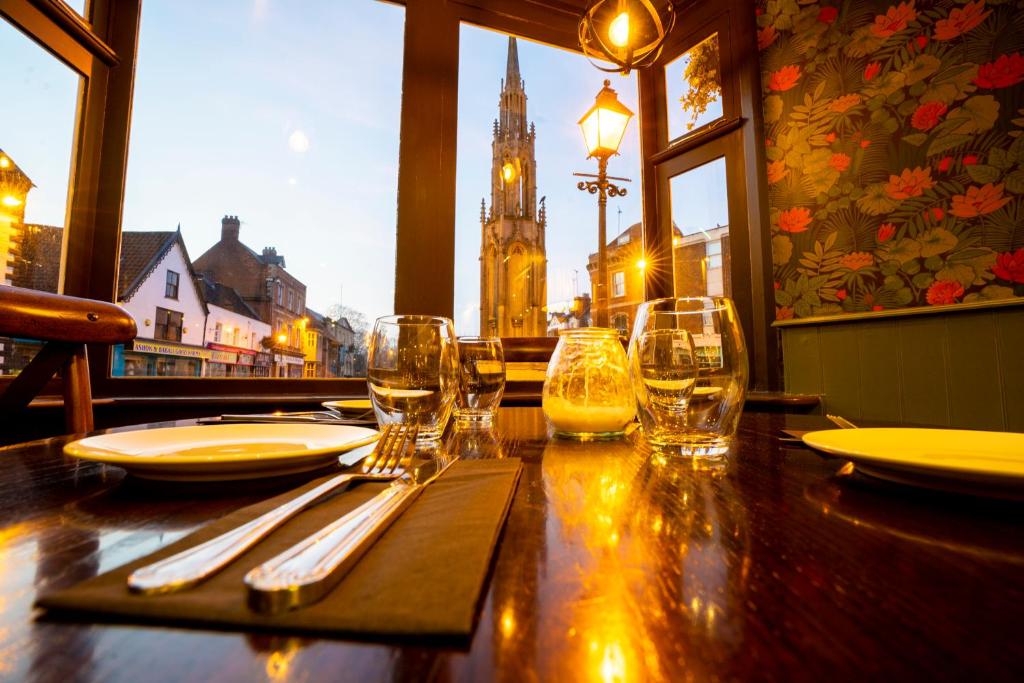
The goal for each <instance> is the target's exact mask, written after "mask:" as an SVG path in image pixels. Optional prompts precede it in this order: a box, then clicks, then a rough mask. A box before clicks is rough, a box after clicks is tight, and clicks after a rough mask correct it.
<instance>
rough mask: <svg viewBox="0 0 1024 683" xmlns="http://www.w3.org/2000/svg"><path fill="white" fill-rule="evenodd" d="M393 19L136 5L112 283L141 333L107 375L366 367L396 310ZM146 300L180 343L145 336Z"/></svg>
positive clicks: (326, 4)
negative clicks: (170, 320)
mask: <svg viewBox="0 0 1024 683" xmlns="http://www.w3.org/2000/svg"><path fill="white" fill-rule="evenodd" d="M403 23H404V18H403V10H402V8H401V7H397V6H394V5H391V4H385V3H377V2H368V1H364V2H341V3H339V2H333V1H331V0H315V1H313V0H311V1H310V2H303V3H298V4H296V3H272V2H265V1H257V2H252V1H251V0H223V1H220V2H216V3H210V2H204V1H200V0H187V1H186V0H146V2H145V3H143V9H142V20H141V28H140V34H139V55H138V75H137V77H136V87H135V103H134V112H133V117H132V140H131V149H130V150H129V163H128V178H127V187H126V199H125V211H124V221H123V225H124V233H123V235H124V236H123V240H122V261H121V275H120V282H119V284H120V291H119V293H118V296H119V300H120V301H121V302H122V303H123V305H124V306H125V308H126V309H127V310H128V311H129V312H130V313H131V314H132V316H133V317H134V318H135V319H136V322H137V323H138V327H139V340H137V341H136V342H135V343H134V344H132V345H130V346H129V347H128V348H125V349H118V350H116V351H115V355H114V364H113V371H114V374H128V372H127V367H128V364H129V361H132V362H134V363H135V364H136V367H137V368H139V369H140V370H141V371H140V372H136V373H135V374H139V375H153V374H156V372H157V369H158V367H159V364H158V363H157V361H158V360H159V359H160V358H181V359H185V360H186V361H188V362H183V363H175V364H169V363H168V364H166V366H167V367H166V369H167V370H168V371H169V372H170V371H173V372H177V371H181V372H182V373H183V374H185V375H198V376H203V377H206V376H211V377H253V376H260V377H293V378H298V377H304V376H307V377H340V376H360V375H364V374H365V344H364V339H365V332H366V328H367V326H368V325H372V322H373V320H374V319H375V318H376V317H378V316H381V315H386V314H390V313H391V312H392V309H393V305H394V282H395V276H394V264H395V220H396V215H397V212H396V202H397V184H398V175H397V167H398V140H399V136H398V129H399V114H400V106H401V78H402V45H403ZM175 93H177V94H180V96H172V94H175ZM225 213H227V215H225ZM154 264H155V266H154ZM167 269H171V270H174V271H177V272H179V273H181V281H180V282H179V284H178V291H177V299H176V300H173V301H172V300H168V299H166V298H165V297H164V296H163V295H164V293H165V292H164V282H165V272H164V271H166V270H167ZM151 271H152V272H151ZM192 273H194V274H195V279H193V277H192V276H191V274H192ZM151 280H152V281H155V282H159V283H160V287H159V289H154V290H152V291H151V289H150V284H149V283H150V281H151ZM157 306H160V307H164V308H168V309H171V310H175V311H179V312H181V313H182V314H183V321H182V324H181V340H180V342H176V343H174V344H171V343H160V344H153V343H152V340H154V339H155V334H154V333H155V329H154V327H153V317H154V315H155V311H156V307H157ZM218 328H219V329H220V332H219V334H218V332H217V330H218ZM146 340H150V341H149V342H147V341H146ZM147 343H149V346H146V344H147ZM140 344H141V346H140Z"/></svg>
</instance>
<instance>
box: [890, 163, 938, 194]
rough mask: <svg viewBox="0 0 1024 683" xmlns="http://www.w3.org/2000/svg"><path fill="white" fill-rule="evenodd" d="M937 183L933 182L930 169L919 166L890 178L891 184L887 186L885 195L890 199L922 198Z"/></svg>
mask: <svg viewBox="0 0 1024 683" xmlns="http://www.w3.org/2000/svg"><path fill="white" fill-rule="evenodd" d="M933 185H935V181H933V180H932V171H931V169H930V168H927V167H926V168H921V167H920V166H917V167H915V168H913V169H909V168H905V169H903V173H901V174H900V175H898V176H896V175H891V176H889V182H888V183H886V185H885V193H886V194H888V195H889V198H890V199H910V198H911V197H920V196H921V195H922V194H924V191H925V190H930V189H932V186H933Z"/></svg>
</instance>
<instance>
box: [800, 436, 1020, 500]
mask: <svg viewBox="0 0 1024 683" xmlns="http://www.w3.org/2000/svg"><path fill="white" fill-rule="evenodd" d="M803 440H804V443H806V444H807V445H808V446H810V447H811V448H816V449H818V450H820V451H824V452H826V453H830V454H832V455H836V456H840V457H843V458H846V459H847V460H852V461H853V462H854V463H855V464H856V466H857V470H858V471H860V472H863V473H864V474H869V475H871V476H875V477H879V478H882V479H888V480H891V481H897V482H900V483H905V484H914V485H923V486H928V487H930V488H944V489H947V488H953V489H956V490H968V491H970V492H981V491H982V490H983V489H984V488H985V487H990V486H994V487H998V488H1003V489H1020V488H1021V487H1024V434H1018V433H1013V432H983V431H972V430H965V429H909V428H885V429H829V430H825V431H819V432H809V433H807V434H804V436H803Z"/></svg>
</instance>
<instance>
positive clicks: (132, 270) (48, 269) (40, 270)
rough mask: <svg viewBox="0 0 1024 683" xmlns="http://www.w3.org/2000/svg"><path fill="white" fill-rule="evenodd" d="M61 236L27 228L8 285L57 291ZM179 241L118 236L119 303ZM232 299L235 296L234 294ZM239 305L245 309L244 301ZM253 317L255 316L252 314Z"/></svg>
mask: <svg viewBox="0 0 1024 683" xmlns="http://www.w3.org/2000/svg"><path fill="white" fill-rule="evenodd" d="M63 233H64V229H63V228H59V227H56V226H53V225H33V224H30V225H26V226H25V230H24V233H23V234H22V236H21V240H20V242H21V248H20V250H19V251H20V258H19V259H16V263H15V264H14V273H13V274H12V275H11V284H12V285H14V286H15V287H25V288H27V289H35V290H40V291H44V292H56V291H57V284H58V280H59V278H60V250H61V241H62V239H63V237H64V234H63ZM179 240H180V236H179V233H177V232H172V231H169V230H165V231H161V232H123V233H121V266H120V268H119V272H118V276H117V298H118V300H119V301H122V300H124V299H125V298H126V297H127V296H128V295H130V294H131V292H132V291H134V289H135V288H136V287H137V286H138V285H139V284H141V283H142V281H143V280H145V278H146V275H148V274H149V272H150V271H151V270H152V269H153V268H154V267H156V265H157V264H158V263H159V262H160V259H162V258H163V256H164V254H165V253H166V252H167V251H168V250H169V249H170V248H171V247H172V246H173V245H174V244H175V242H177V241H179ZM181 250H182V253H183V255H184V257H185V261H186V262H189V258H188V252H187V251H185V244H184V242H181ZM190 267H191V266H190ZM231 291H232V292H234V290H231ZM235 297H238V294H237V293H235ZM241 303H242V305H243V306H245V307H246V308H248V306H247V305H246V304H245V302H241ZM218 305H220V304H218ZM225 308H227V306H225ZM248 310H249V312H247V313H244V315H250V314H252V309H251V308H249V309H248ZM252 317H253V318H256V317H258V316H256V315H255V314H252Z"/></svg>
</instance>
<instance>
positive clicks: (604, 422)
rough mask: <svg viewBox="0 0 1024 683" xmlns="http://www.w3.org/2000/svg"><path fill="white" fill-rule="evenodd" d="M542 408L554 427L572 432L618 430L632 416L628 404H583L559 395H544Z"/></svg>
mask: <svg viewBox="0 0 1024 683" xmlns="http://www.w3.org/2000/svg"><path fill="white" fill-rule="evenodd" d="M543 409H544V415H545V417H547V418H548V420H550V421H551V424H552V426H554V428H555V429H556V430H558V431H560V432H565V433H575V434H609V433H614V432H621V431H622V430H623V428H625V426H626V425H627V424H629V422H630V421H631V420H632V419H633V417H634V416H635V415H636V408H635V407H634V406H633V405H632V404H629V405H597V406H585V405H580V404H578V403H574V402H572V401H570V400H568V399H565V398H561V397H559V396H548V397H546V398H545V399H544V403H543Z"/></svg>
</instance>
